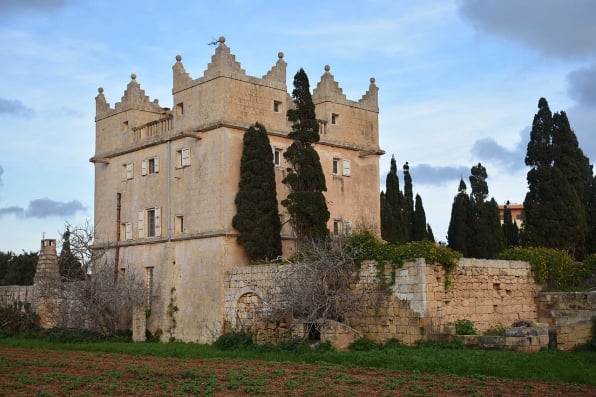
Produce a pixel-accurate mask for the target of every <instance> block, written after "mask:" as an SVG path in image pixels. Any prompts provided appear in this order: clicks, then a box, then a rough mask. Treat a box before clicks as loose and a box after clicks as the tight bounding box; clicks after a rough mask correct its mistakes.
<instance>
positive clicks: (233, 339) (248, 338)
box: [213, 331, 252, 350]
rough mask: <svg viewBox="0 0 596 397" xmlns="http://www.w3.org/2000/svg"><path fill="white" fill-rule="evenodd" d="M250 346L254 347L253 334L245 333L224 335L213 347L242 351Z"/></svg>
mask: <svg viewBox="0 0 596 397" xmlns="http://www.w3.org/2000/svg"><path fill="white" fill-rule="evenodd" d="M249 346H252V334H251V333H250V332H244V331H239V332H228V333H225V334H222V335H221V336H220V337H219V338H217V340H216V341H215V342H213V347H215V348H217V349H219V350H233V349H241V348H246V347H249Z"/></svg>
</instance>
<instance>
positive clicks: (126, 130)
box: [121, 121, 128, 132]
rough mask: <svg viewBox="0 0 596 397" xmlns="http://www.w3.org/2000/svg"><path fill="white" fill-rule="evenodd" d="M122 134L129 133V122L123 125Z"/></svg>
mask: <svg viewBox="0 0 596 397" xmlns="http://www.w3.org/2000/svg"><path fill="white" fill-rule="evenodd" d="M121 129H122V132H128V121H125V122H123V123H122V127H121Z"/></svg>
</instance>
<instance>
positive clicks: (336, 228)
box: [333, 219, 342, 236]
mask: <svg viewBox="0 0 596 397" xmlns="http://www.w3.org/2000/svg"><path fill="white" fill-rule="evenodd" d="M341 231H342V222H341V219H334V220H333V235H334V236H339V235H340V234H341Z"/></svg>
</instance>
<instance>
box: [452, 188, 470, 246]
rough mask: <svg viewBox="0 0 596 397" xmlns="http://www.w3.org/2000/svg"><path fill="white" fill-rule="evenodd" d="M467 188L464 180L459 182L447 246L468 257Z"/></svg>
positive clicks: (468, 201) (468, 203) (468, 202)
mask: <svg viewBox="0 0 596 397" xmlns="http://www.w3.org/2000/svg"><path fill="white" fill-rule="evenodd" d="M466 190H467V186H466V183H465V182H464V180H463V179H460V181H459V187H458V191H457V195H456V196H455V197H454V199H453V204H452V206H451V219H450V221H449V229H448V231H447V244H448V245H449V247H450V248H451V249H454V250H456V251H459V252H461V253H462V254H463V255H464V256H468V241H467V239H468V235H469V233H468V230H467V229H468V220H467V218H468V212H469V206H470V197H469V196H468V194H467V193H466Z"/></svg>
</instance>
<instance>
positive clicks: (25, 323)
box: [0, 302, 39, 338]
mask: <svg viewBox="0 0 596 397" xmlns="http://www.w3.org/2000/svg"><path fill="white" fill-rule="evenodd" d="M38 322H39V316H38V315H37V314H36V313H35V312H34V311H33V310H32V309H31V305H30V304H29V303H23V302H13V304H12V305H8V306H6V307H0V338H6V337H9V336H13V335H14V334H17V333H21V332H29V331H35V330H37V329H38V328H39V327H38Z"/></svg>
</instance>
